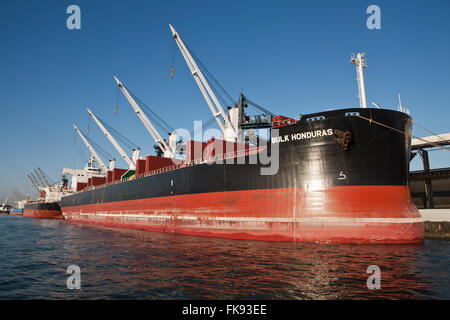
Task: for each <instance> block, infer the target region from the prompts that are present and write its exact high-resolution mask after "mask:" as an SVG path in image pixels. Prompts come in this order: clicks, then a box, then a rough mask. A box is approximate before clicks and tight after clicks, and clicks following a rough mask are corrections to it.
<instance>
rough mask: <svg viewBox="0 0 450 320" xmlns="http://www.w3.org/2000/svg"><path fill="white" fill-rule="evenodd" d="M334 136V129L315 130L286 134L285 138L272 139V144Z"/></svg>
mask: <svg viewBox="0 0 450 320" xmlns="http://www.w3.org/2000/svg"><path fill="white" fill-rule="evenodd" d="M331 135H333V129H326V130H325V129H323V130H314V131H307V132H297V133H291V134H285V135H283V136H278V137H272V139H271V140H272V143H282V142H289V141H296V140H304V139H311V138H319V137H326V136H331Z"/></svg>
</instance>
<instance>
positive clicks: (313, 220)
mask: <svg viewBox="0 0 450 320" xmlns="http://www.w3.org/2000/svg"><path fill="white" fill-rule="evenodd" d="M80 215H82V216H101V217H122V218H138V219H165V220H172V219H174V220H200V221H208V220H216V221H217V220H218V221H239V222H294V219H293V218H256V217H214V218H210V217H197V216H170V215H149V214H132V213H130V214H125V213H81V214H80ZM295 221H296V222H306V223H308V222H309V223H417V222H423V218H337V217H312V218H296V219H295Z"/></svg>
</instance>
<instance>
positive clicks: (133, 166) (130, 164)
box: [86, 108, 139, 170]
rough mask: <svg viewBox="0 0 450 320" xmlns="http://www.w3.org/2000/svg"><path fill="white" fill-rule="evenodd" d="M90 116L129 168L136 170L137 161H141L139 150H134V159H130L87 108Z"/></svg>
mask: <svg viewBox="0 0 450 320" xmlns="http://www.w3.org/2000/svg"><path fill="white" fill-rule="evenodd" d="M86 109H87V111H88V112H89V114H90V115H91V117H92V119H94V121H95V123H97V125H98V126H99V128H100V130H102V132H103V133H104V134H105V136H106V137H107V138H108V140H109V142H111V144H112V145H113V146H114V148H116V150H117V151H118V152H119V154H120V156H121V157H122V158H123V159H124V160H125V162H126V163H127V164H128V167H129V168H130V169H131V170H136V160H137V159H139V149H135V150H133V156H132V158H133V159H130V157H128V156H127V154H126V153H125V151H123V149H122V147H121V146H120V145H119V144H118V143H117V141H116V140H115V139H114V138H113V137H112V135H111V134H110V133H109V131H108V130H107V129H106V128H105V126H104V125H103V123H102V122H101V121H100V120H98V118H97V117H96V116H95V114H94V113H93V112H92V111H91V110H89V108H86Z"/></svg>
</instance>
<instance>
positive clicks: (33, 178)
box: [27, 173, 39, 191]
mask: <svg viewBox="0 0 450 320" xmlns="http://www.w3.org/2000/svg"><path fill="white" fill-rule="evenodd" d="M27 176H28V179H30V181H31V184H32V185H33V187H35V188H36V190H37V191H39V183H38V182H37V180H36V178H35V176H34V175H33V174H32V173H30V174H28V175H27Z"/></svg>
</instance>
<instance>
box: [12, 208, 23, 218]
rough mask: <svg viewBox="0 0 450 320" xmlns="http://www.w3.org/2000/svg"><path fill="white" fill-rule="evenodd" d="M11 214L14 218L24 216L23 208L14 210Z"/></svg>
mask: <svg viewBox="0 0 450 320" xmlns="http://www.w3.org/2000/svg"><path fill="white" fill-rule="evenodd" d="M9 214H10V215H12V216H21V215H23V208H12V209H11V211H10V212H9Z"/></svg>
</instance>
